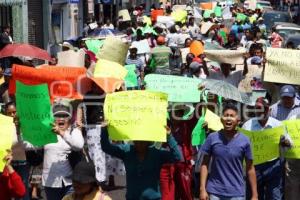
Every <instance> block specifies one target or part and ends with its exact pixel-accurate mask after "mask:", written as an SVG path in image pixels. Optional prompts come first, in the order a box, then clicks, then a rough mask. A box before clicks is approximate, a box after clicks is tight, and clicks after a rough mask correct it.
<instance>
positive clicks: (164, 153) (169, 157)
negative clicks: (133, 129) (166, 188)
mask: <svg viewBox="0 0 300 200" xmlns="http://www.w3.org/2000/svg"><path fill="white" fill-rule="evenodd" d="M101 132H102V133H101V146H102V149H103V151H104V152H105V153H108V154H110V155H112V156H115V157H117V158H120V159H122V160H123V162H124V165H125V168H126V181H127V194H126V199H140V198H142V197H143V198H145V199H156V198H158V199H160V197H161V194H160V189H159V186H158V183H159V177H160V169H161V168H162V165H163V164H165V163H174V162H176V161H179V160H180V159H181V153H180V152H179V149H178V147H177V143H176V141H175V139H174V138H173V136H172V135H171V131H170V128H168V127H166V134H167V142H168V145H169V147H170V150H166V149H163V148H162V149H157V148H156V147H154V146H153V145H152V142H151V141H134V142H133V145H130V144H112V143H111V142H110V141H109V138H108V131H107V123H103V124H102V130H101ZM141 134H142V133H141Z"/></svg>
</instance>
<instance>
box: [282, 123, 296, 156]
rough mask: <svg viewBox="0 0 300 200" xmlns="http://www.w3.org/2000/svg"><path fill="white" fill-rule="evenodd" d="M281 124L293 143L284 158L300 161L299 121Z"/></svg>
mask: <svg viewBox="0 0 300 200" xmlns="http://www.w3.org/2000/svg"><path fill="white" fill-rule="evenodd" d="M283 123H284V125H285V126H286V129H287V132H288V134H289V135H290V137H291V139H292V141H293V146H292V148H291V149H289V150H288V151H287V152H285V157H286V158H294V159H300V120H288V121H284V122H283Z"/></svg>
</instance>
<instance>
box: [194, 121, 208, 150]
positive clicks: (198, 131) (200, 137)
mask: <svg viewBox="0 0 300 200" xmlns="http://www.w3.org/2000/svg"><path fill="white" fill-rule="evenodd" d="M204 121H205V120H204V117H203V116H202V117H201V118H200V119H199V120H198V122H197V124H196V126H195V128H194V129H193V132H192V145H193V146H198V145H202V144H203V143H204V142H205V139H206V132H205V128H203V127H202V125H203V123H204Z"/></svg>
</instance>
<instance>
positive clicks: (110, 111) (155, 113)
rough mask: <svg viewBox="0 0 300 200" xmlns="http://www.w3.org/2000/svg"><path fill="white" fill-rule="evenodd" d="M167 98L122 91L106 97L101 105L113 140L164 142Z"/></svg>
mask: <svg viewBox="0 0 300 200" xmlns="http://www.w3.org/2000/svg"><path fill="white" fill-rule="evenodd" d="M166 113H167V95H166V94H164V93H160V92H149V91H126V92H117V93H113V94H109V95H107V96H106V99H105V104H104V115H105V119H106V120H108V122H109V126H108V132H109V135H110V138H111V139H113V140H142V141H160V142H165V141H166V130H165V128H164V126H165V125H166Z"/></svg>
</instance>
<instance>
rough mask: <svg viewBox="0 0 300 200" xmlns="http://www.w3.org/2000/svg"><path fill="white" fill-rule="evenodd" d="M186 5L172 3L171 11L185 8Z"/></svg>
mask: <svg viewBox="0 0 300 200" xmlns="http://www.w3.org/2000/svg"><path fill="white" fill-rule="evenodd" d="M186 7H187V6H186V5H183V4H182V5H173V6H172V11H177V10H185V9H186Z"/></svg>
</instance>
